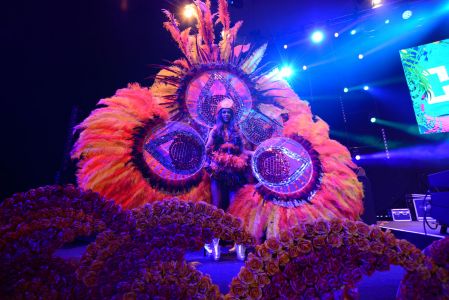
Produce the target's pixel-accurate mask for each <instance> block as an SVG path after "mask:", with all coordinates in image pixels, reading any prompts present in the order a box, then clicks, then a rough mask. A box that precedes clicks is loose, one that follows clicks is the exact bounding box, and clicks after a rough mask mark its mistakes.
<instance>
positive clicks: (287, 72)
mask: <svg viewBox="0 0 449 300" xmlns="http://www.w3.org/2000/svg"><path fill="white" fill-rule="evenodd" d="M279 74H280V75H281V77H282V78H289V77H291V76H292V75H293V69H292V68H291V67H289V66H285V67H282V69H281V70H280V71H279Z"/></svg>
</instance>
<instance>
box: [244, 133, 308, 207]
mask: <svg viewBox="0 0 449 300" xmlns="http://www.w3.org/2000/svg"><path fill="white" fill-rule="evenodd" d="M251 164H252V170H253V173H254V175H255V177H256V178H257V180H258V181H259V183H260V184H262V185H263V186H264V188H265V189H266V190H267V191H269V194H270V195H271V196H272V197H271V200H274V201H276V199H281V198H282V199H286V198H288V197H289V196H292V197H295V199H291V200H293V201H297V202H298V203H299V202H301V201H309V200H310V199H307V198H305V199H298V198H297V197H298V196H301V197H309V196H311V194H310V193H309V191H311V186H312V185H316V183H315V182H314V181H315V180H316V178H317V177H316V176H315V174H316V172H317V170H314V167H315V166H314V164H313V160H312V157H311V155H310V154H309V153H308V151H307V150H306V148H304V147H303V145H301V144H300V143H299V142H297V141H295V140H293V139H290V138H286V137H276V138H271V139H268V140H266V141H264V142H262V143H261V144H260V145H259V146H258V147H257V148H256V150H255V152H254V155H253V157H252V162H251ZM314 171H315V172H314ZM306 190H307V191H308V192H307V193H306V194H304V195H302V194H301V192H302V191H306ZM278 204H281V205H283V204H282V203H278ZM283 206H296V204H295V203H293V204H291V203H289V204H288V205H283Z"/></svg>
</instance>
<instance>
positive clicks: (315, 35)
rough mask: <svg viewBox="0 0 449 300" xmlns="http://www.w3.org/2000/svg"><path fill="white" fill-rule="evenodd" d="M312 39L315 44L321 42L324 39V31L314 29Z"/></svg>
mask: <svg viewBox="0 0 449 300" xmlns="http://www.w3.org/2000/svg"><path fill="white" fill-rule="evenodd" d="M311 39H312V42H314V43H315V44H318V43H321V42H322V41H323V40H324V33H323V32H322V31H320V30H317V31H314V32H313V33H312V36H311Z"/></svg>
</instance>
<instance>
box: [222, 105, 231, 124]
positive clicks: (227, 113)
mask: <svg viewBox="0 0 449 300" xmlns="http://www.w3.org/2000/svg"><path fill="white" fill-rule="evenodd" d="M220 113H221V118H222V120H223V123H226V124H227V123H229V122H231V119H232V109H230V108H223V109H222V110H221V111H220Z"/></svg>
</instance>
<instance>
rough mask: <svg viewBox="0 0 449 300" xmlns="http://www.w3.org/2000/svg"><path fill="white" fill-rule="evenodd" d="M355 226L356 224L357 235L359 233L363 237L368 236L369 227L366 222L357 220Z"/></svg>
mask: <svg viewBox="0 0 449 300" xmlns="http://www.w3.org/2000/svg"><path fill="white" fill-rule="evenodd" d="M356 226H357V233H358V234H359V235H361V236H363V237H367V236H369V233H370V228H369V226H368V225H367V224H365V223H363V222H357V223H356Z"/></svg>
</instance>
